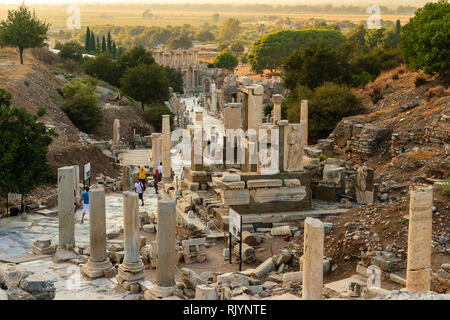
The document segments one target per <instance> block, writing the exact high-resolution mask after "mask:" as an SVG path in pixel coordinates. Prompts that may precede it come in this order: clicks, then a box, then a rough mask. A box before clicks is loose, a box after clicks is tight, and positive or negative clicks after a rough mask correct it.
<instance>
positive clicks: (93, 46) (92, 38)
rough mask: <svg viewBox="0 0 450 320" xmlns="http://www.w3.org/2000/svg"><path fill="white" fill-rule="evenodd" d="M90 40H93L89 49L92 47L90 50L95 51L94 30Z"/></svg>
mask: <svg viewBox="0 0 450 320" xmlns="http://www.w3.org/2000/svg"><path fill="white" fill-rule="evenodd" d="M90 40H91V44H90V45H89V49H90V51H95V35H94V32H93V31H91V36H90Z"/></svg>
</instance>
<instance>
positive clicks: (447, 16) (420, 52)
mask: <svg viewBox="0 0 450 320" xmlns="http://www.w3.org/2000/svg"><path fill="white" fill-rule="evenodd" d="M400 48H401V52H402V54H403V58H404V60H405V62H406V64H407V65H408V66H409V67H410V68H411V69H413V70H419V69H423V71H424V72H425V73H427V74H433V73H435V72H437V73H439V74H440V76H441V77H443V78H449V77H450V3H449V2H448V1H447V0H440V1H438V2H436V3H427V4H426V5H425V6H424V7H423V8H420V9H418V10H417V11H416V12H415V15H414V17H413V18H411V19H410V20H409V22H408V23H407V24H406V25H404V26H403V28H402V32H401V37H400Z"/></svg>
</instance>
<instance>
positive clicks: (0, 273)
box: [0, 263, 32, 289]
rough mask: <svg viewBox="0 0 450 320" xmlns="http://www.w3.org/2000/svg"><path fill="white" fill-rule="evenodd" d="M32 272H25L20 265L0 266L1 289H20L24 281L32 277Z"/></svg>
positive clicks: (8, 264)
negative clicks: (21, 282)
mask: <svg viewBox="0 0 450 320" xmlns="http://www.w3.org/2000/svg"><path fill="white" fill-rule="evenodd" d="M31 274H32V272H30V271H27V270H25V269H24V268H23V267H22V266H20V265H15V264H12V263H7V264H2V265H0V287H6V288H8V289H9V288H12V287H18V286H19V283H20V281H22V279H25V278H27V277H28V276H30V275H31Z"/></svg>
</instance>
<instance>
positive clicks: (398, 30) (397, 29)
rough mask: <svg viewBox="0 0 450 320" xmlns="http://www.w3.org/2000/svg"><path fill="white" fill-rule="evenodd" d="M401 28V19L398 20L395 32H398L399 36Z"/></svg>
mask: <svg viewBox="0 0 450 320" xmlns="http://www.w3.org/2000/svg"><path fill="white" fill-rule="evenodd" d="M401 30H402V26H401V24H400V20H397V22H396V23H395V33H396V34H397V36H400V31H401Z"/></svg>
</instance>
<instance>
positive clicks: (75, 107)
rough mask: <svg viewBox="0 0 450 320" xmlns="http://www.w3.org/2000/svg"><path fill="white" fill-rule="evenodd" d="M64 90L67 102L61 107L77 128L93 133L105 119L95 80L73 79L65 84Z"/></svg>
mask: <svg viewBox="0 0 450 320" xmlns="http://www.w3.org/2000/svg"><path fill="white" fill-rule="evenodd" d="M62 92H63V94H64V98H65V102H64V104H63V105H62V107H61V109H62V110H63V111H64V112H65V113H66V114H67V116H68V117H69V119H70V120H71V121H72V122H73V124H74V125H75V126H76V127H77V128H79V129H80V130H82V131H83V132H86V133H92V132H93V131H94V130H95V129H96V128H97V127H98V126H99V125H100V124H101V122H102V121H103V113H102V110H101V108H100V107H99V106H98V100H97V94H96V93H95V85H94V82H93V81H92V80H90V79H85V80H82V81H80V80H72V81H71V82H69V83H67V84H66V85H65V86H64V88H63V89H62Z"/></svg>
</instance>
